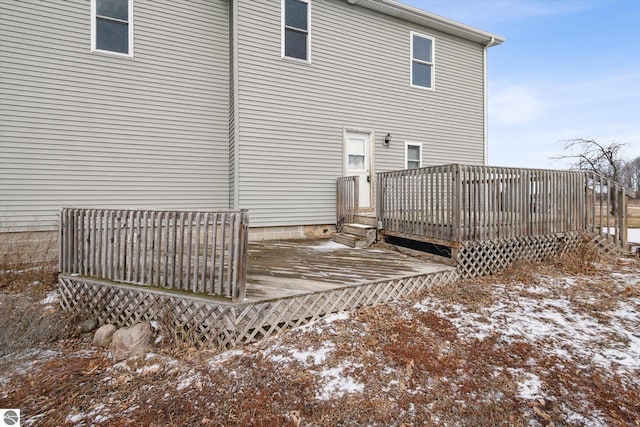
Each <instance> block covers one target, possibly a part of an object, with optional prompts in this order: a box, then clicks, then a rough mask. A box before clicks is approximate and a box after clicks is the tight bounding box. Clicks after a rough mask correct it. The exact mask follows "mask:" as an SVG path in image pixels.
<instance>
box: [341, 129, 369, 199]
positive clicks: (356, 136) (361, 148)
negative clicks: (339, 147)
mask: <svg viewBox="0 0 640 427" xmlns="http://www.w3.org/2000/svg"><path fill="white" fill-rule="evenodd" d="M372 173H373V171H372V170H371V134H369V133H364V132H346V136H345V159H344V175H345V176H357V177H358V178H359V180H358V190H359V194H360V199H359V200H358V204H359V206H360V208H363V209H368V208H371V206H372V205H371V181H372V180H373V177H372V176H371V175H372Z"/></svg>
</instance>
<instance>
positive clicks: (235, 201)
mask: <svg viewBox="0 0 640 427" xmlns="http://www.w3.org/2000/svg"><path fill="white" fill-rule="evenodd" d="M238 1H239V0H231V2H230V4H231V11H230V12H231V43H230V45H231V46H230V49H231V58H230V59H231V64H230V67H231V83H232V85H233V90H232V93H231V94H230V95H231V96H232V97H233V110H232V111H231V112H230V113H231V114H232V115H233V123H234V126H233V142H234V152H233V187H232V188H231V189H230V190H231V191H232V192H233V194H232V198H231V200H230V202H231V203H230V204H231V206H229V207H230V208H231V209H233V210H237V209H240V195H239V192H240V182H239V181H240V140H239V136H240V132H239V128H240V123H239V120H238V118H239V117H238V116H239V109H238V80H239V78H238Z"/></svg>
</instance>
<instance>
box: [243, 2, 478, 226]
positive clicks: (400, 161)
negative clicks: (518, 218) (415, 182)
mask: <svg viewBox="0 0 640 427" xmlns="http://www.w3.org/2000/svg"><path fill="white" fill-rule="evenodd" d="M239 5H240V6H239V20H240V34H239V53H240V58H239V63H240V67H239V123H240V127H239V138H240V141H241V144H240V146H239V147H238V150H239V152H238V155H239V167H240V171H239V176H240V187H239V196H240V207H242V208H248V209H250V211H251V221H252V225H286V224H320V223H331V222H333V221H334V220H335V219H334V218H335V185H336V184H335V179H336V178H337V177H339V176H341V175H342V173H343V129H344V128H347V129H362V130H366V131H374V132H375V155H374V159H375V170H376V172H382V171H387V170H393V169H402V168H404V166H405V164H404V163H405V153H404V150H405V141H412V142H419V143H422V147H423V150H422V156H423V166H430V165H437V164H443V163H451V162H461V163H472V164H481V163H482V162H483V161H484V98H483V81H484V79H483V60H482V57H483V47H482V46H481V45H479V44H476V43H473V42H470V41H466V40H463V39H460V38H457V37H454V36H450V35H446V34H443V33H440V32H437V31H432V30H431V29H429V28H425V27H421V26H418V25H415V24H411V23H408V22H406V21H402V20H399V19H396V18H392V17H389V16H386V15H382V14H379V13H377V12H374V11H371V10H368V9H364V8H361V7H358V6H354V5H349V4H348V3H347V2H345V1H344V0H315V1H313V0H312V2H311V58H312V61H311V64H307V63H302V62H296V61H291V60H287V59H281V58H280V43H281V36H280V34H281V33H280V22H281V21H280V13H281V11H280V1H267V0H256V1H251V2H240V3H239ZM411 31H415V32H418V33H421V34H425V35H428V36H432V37H434V39H435V73H436V74H435V90H433V91H429V90H424V89H420V88H412V87H410V78H409V76H410V48H409V46H410V33H411ZM387 133H391V135H392V141H391V144H390V146H389V147H388V148H387V147H383V146H382V140H383V139H384V136H385V135H386V134H387Z"/></svg>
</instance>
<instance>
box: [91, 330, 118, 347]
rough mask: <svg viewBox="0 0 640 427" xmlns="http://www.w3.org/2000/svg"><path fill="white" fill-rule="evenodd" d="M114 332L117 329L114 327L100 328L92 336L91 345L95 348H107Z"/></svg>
mask: <svg viewBox="0 0 640 427" xmlns="http://www.w3.org/2000/svg"><path fill="white" fill-rule="evenodd" d="M116 330H117V328H116V327H115V326H114V325H103V326H100V327H99V328H98V330H97V331H96V333H95V335H94V336H93V345H94V346H96V347H105V348H106V347H109V346H110V345H111V338H112V337H113V334H114V333H115V332H116Z"/></svg>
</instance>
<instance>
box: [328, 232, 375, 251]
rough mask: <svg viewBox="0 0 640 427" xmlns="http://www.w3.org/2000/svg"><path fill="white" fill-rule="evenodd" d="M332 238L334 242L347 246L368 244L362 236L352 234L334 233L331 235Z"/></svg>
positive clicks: (365, 245)
mask: <svg viewBox="0 0 640 427" xmlns="http://www.w3.org/2000/svg"><path fill="white" fill-rule="evenodd" d="M332 240H333V241H334V242H336V243H342V244H343V245H346V246H349V247H350V248H366V247H367V246H369V244H368V243H367V241H366V240H365V239H364V238H362V237H358V236H356V235H354V234H347V233H336V234H334V235H333V239H332Z"/></svg>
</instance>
